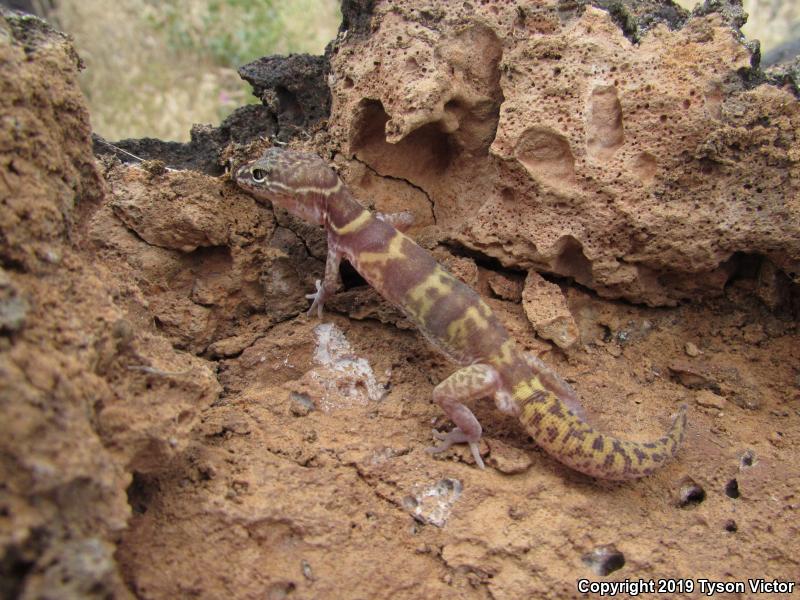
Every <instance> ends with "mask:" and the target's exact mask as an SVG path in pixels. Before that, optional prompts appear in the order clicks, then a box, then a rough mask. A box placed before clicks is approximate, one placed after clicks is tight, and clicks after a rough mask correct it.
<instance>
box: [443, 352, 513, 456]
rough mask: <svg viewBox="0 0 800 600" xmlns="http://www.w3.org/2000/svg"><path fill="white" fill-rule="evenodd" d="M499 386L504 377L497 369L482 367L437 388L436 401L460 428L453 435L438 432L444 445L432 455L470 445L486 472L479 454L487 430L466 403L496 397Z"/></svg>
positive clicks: (456, 375)
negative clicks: (501, 378)
mask: <svg viewBox="0 0 800 600" xmlns="http://www.w3.org/2000/svg"><path fill="white" fill-rule="evenodd" d="M499 384H500V377H499V376H498V374H497V371H495V370H494V368H493V367H490V366H489V365H480V364H478V365H470V366H469V367H464V368H463V369H459V370H458V371H456V372H455V373H453V374H452V375H450V377H448V378H447V379H445V380H444V381H442V382H441V383H440V384H439V385H437V386H436V387H435V388H433V399H434V400H435V401H436V403H437V404H438V405H439V406H441V407H442V410H443V411H444V412H445V414H446V415H447V416H448V417H450V420H451V421H453V423H455V426H456V427H455V429H453V430H452V431H450V432H449V433H439V432H435V433H434V435H435V436H436V438H437V439H438V440H440V441H441V442H442V443H441V444H440V445H438V446H436V447H433V448H428V452H431V453H437V452H444V451H445V450H447V449H448V448H449V447H450V446H452V445H453V444H463V443H467V444H469V449H470V450H471V451H472V457H473V458H474V459H475V462H476V463H477V465H478V466H479V467H480V468H481V469H483V468H484V467H483V459H482V458H481V455H480V452H479V451H478V441H479V440H480V439H481V433H482V431H483V430H482V428H481V424H480V423H479V422H478V419H476V418H475V415H473V414H472V411H471V410H470V409H469V408H467V407H466V406H464V404H462V403H463V402H468V401H470V400H475V399H476V398H484V397H487V396H492V395H494V393H495V392H496V391H497V389H498V388H499Z"/></svg>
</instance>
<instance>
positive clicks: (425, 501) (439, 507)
mask: <svg viewBox="0 0 800 600" xmlns="http://www.w3.org/2000/svg"><path fill="white" fill-rule="evenodd" d="M462 489H463V486H462V485H461V482H460V481H459V480H458V479H440V480H439V481H437V482H436V483H435V484H433V485H432V486H430V487H428V488H425V489H423V490H422V491H421V492H418V493H416V494H414V495H413V496H406V497H405V498H404V499H403V506H404V507H405V509H406V510H407V511H409V512H410V513H411V515H412V516H413V517H414V518H415V519H417V520H418V521H422V522H425V523H430V524H431V525H436V527H444V526H445V523H447V519H449V518H450V513H451V512H452V510H453V505H454V504H455V502H456V500H458V497H459V496H461V490H462Z"/></svg>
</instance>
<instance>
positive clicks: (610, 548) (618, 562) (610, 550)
mask: <svg viewBox="0 0 800 600" xmlns="http://www.w3.org/2000/svg"><path fill="white" fill-rule="evenodd" d="M581 560H583V564H585V565H586V566H588V567H589V568H591V569H592V571H594V572H595V573H596V574H597V575H600V576H603V577H605V576H606V575H608V574H609V573H613V572H614V571H617V570H619V569H621V568H622V567H624V566H625V555H624V554H623V553H622V552H620V551H619V550H617V547H616V546H615V545H614V544H605V545H603V546H597V547H596V548H593V549H592V550H591V551H590V552H587V553H586V554H584V555H583V557H582V559H581Z"/></svg>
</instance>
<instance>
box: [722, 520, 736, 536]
mask: <svg viewBox="0 0 800 600" xmlns="http://www.w3.org/2000/svg"><path fill="white" fill-rule="evenodd" d="M723 527H724V528H725V531H727V532H728V533H735V532H736V531H738V529H739V527H738V526H737V525H736V521H734V520H733V519H728V520H727V521H725V525H723Z"/></svg>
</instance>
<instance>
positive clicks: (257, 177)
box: [250, 169, 267, 183]
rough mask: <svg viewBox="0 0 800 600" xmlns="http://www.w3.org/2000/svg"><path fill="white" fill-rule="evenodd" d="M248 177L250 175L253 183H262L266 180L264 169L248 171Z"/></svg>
mask: <svg viewBox="0 0 800 600" xmlns="http://www.w3.org/2000/svg"><path fill="white" fill-rule="evenodd" d="M250 175H252V177H253V181H255V182H256V183H264V180H265V179H266V178H267V172H266V171H265V170H264V169H253V170H252V171H250Z"/></svg>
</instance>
